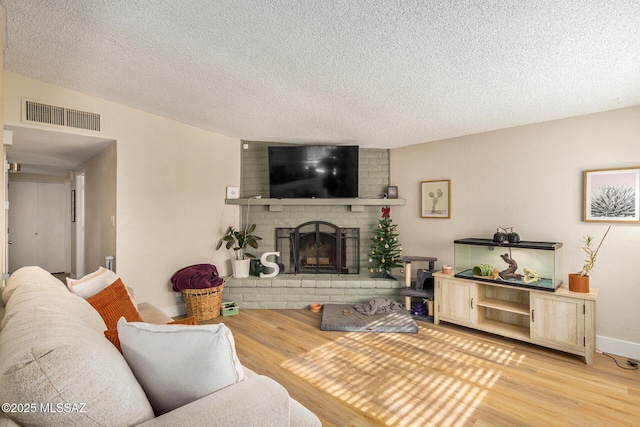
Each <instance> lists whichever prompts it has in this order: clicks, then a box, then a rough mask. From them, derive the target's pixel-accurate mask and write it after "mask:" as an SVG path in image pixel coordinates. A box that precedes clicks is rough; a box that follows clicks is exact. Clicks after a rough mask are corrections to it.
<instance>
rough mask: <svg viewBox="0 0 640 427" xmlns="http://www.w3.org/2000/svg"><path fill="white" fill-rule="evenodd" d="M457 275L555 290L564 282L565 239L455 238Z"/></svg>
mask: <svg viewBox="0 0 640 427" xmlns="http://www.w3.org/2000/svg"><path fill="white" fill-rule="evenodd" d="M453 247H454V254H453V255H454V266H453V269H454V270H453V272H454V274H455V276H456V277H459V278H463V279H472V280H477V281H485V282H491V283H499V284H504V285H513V286H520V287H525V288H533V289H541V290H545V291H552V292H553V291H555V290H556V288H557V287H558V286H560V285H561V284H562V277H563V274H562V271H561V269H562V243H557V242H555V243H554V242H526V241H523V242H519V243H508V242H504V243H497V242H494V241H493V240H490V239H475V238H468V239H459V240H454V242H453Z"/></svg>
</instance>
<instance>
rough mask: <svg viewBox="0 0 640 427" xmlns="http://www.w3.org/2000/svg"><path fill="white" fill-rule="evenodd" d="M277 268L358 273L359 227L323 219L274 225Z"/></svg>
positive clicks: (308, 272) (288, 270)
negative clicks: (288, 226)
mask: <svg viewBox="0 0 640 427" xmlns="http://www.w3.org/2000/svg"><path fill="white" fill-rule="evenodd" d="M276 250H277V251H278V252H280V257H279V259H278V263H279V264H280V270H281V271H283V272H284V273H290V274H291V273H292V274H298V273H301V274H358V273H359V272H360V257H359V252H360V229H359V228H341V227H338V226H337V225H335V224H331V223H329V222H325V221H311V222H305V223H304V224H301V225H299V226H297V227H293V228H276Z"/></svg>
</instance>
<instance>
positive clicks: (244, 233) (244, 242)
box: [216, 224, 262, 278]
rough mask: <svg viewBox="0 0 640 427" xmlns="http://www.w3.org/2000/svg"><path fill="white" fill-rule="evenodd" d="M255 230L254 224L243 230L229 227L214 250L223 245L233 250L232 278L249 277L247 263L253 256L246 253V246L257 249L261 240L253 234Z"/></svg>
mask: <svg viewBox="0 0 640 427" xmlns="http://www.w3.org/2000/svg"><path fill="white" fill-rule="evenodd" d="M255 229H256V225H255V224H251V225H249V226H247V227H246V228H245V229H244V230H236V229H235V228H233V227H229V228H228V229H227V232H226V234H225V235H224V236H223V237H222V238H221V239H220V241H219V242H218V245H217V246H216V249H220V248H221V247H222V245H223V244H224V245H225V247H226V248H227V249H233V253H234V259H233V260H232V261H231V265H232V267H233V277H238V278H242V277H249V263H250V262H251V258H255V256H254V255H253V254H250V253H249V252H247V251H246V249H247V246H249V247H252V248H253V249H258V240H262V238H261V237H259V236H256V235H255V234H253V232H254V231H255Z"/></svg>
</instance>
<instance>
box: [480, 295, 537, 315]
mask: <svg viewBox="0 0 640 427" xmlns="http://www.w3.org/2000/svg"><path fill="white" fill-rule="evenodd" d="M478 306H480V307H488V308H495V309H497V310H502V311H508V312H510V313H517V314H524V315H525V316H528V315H529V305H528V304H520V303H517V302H512V301H505V300H501V299H496V298H485V299H483V300H480V301H478Z"/></svg>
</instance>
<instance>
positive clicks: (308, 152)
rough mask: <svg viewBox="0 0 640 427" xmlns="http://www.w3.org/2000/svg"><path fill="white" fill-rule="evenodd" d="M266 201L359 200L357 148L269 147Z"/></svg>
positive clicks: (339, 146)
mask: <svg viewBox="0 0 640 427" xmlns="http://www.w3.org/2000/svg"><path fill="white" fill-rule="evenodd" d="M269 192H270V195H269V197H272V198H282V199H286V198H313V197H316V198H331V197H336V198H337V197H358V146H355V145H279V146H272V147H269Z"/></svg>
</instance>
